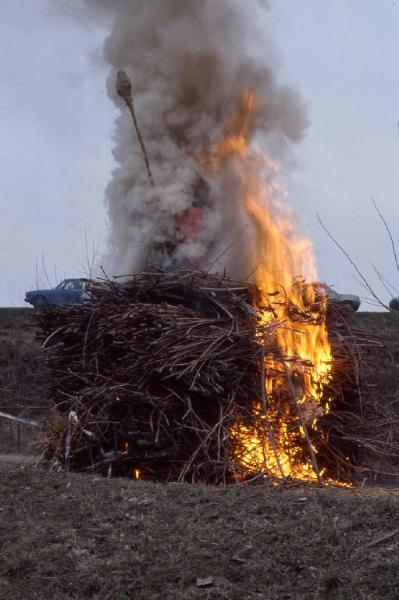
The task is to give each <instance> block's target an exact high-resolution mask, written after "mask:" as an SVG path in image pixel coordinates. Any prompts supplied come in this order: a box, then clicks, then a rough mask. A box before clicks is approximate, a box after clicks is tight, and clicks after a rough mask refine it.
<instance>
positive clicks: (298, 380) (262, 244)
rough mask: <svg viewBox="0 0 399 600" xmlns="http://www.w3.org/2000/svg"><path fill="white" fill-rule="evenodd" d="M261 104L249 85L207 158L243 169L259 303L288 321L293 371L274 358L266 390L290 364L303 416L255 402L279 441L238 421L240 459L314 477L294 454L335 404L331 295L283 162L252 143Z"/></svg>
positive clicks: (213, 164) (284, 332)
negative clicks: (330, 395)
mask: <svg viewBox="0 0 399 600" xmlns="http://www.w3.org/2000/svg"><path fill="white" fill-rule="evenodd" d="M259 107H260V101H259V99H258V98H257V97H256V96H255V94H253V93H252V92H251V91H250V90H244V91H243V93H242V95H241V99H240V105H239V110H238V112H237V114H236V115H235V116H234V117H233V118H232V119H231V121H230V123H229V125H228V126H227V130H226V133H225V136H224V138H223V139H222V140H221V141H220V142H219V143H218V144H217V145H215V146H214V147H213V148H212V149H211V151H210V153H209V154H208V156H207V157H206V159H205V161H204V167H205V168H206V169H208V170H211V171H212V172H213V173H214V174H219V173H220V172H221V171H222V170H223V168H225V167H227V166H228V167H229V168H233V169H234V170H235V172H236V173H237V174H238V176H239V181H240V184H241V199H242V209H243V211H245V215H246V217H247V219H248V220H249V221H250V224H251V234H252V244H251V246H252V247H251V248H250V249H249V256H248V260H249V263H250V266H251V267H254V266H256V270H255V275H254V278H255V282H256V284H257V286H258V288H259V290H260V291H261V293H262V301H263V303H264V305H265V306H264V307H263V310H262V307H259V308H260V312H261V314H262V320H263V321H264V322H265V323H266V322H269V321H272V320H273V321H277V322H280V323H281V326H280V327H278V328H277V329H276V341H277V345H278V347H279V349H280V352H281V355H282V356H283V357H284V359H283V360H284V361H285V365H284V367H285V368H284V373H285V374H283V373H282V362H281V360H277V359H276V360H274V361H273V360H271V361H270V360H268V362H267V364H265V387H266V389H265V392H266V394H267V395H269V394H273V393H274V394H276V393H277V394H278V392H279V389H281V386H282V385H283V384H282V381H284V385H286V383H287V381H286V375H287V371H288V377H289V378H290V379H291V381H292V382H293V388H294V393H295V395H296V400H297V402H298V405H299V413H300V416H301V418H300V419H299V421H298V413H297V414H296V418H295V419H293V418H292V417H290V414H291V413H292V410H291V409H288V407H286V408H284V407H283V408H282V412H283V414H281V413H280V414H270V413H269V414H267V415H265V414H264V408H263V407H262V405H261V402H260V401H257V402H255V403H254V406H253V414H254V416H259V419H260V420H261V419H262V418H263V419H264V420H265V421H267V422H269V423H274V425H273V431H272V432H269V433H271V434H272V436H273V437H274V440H275V444H274V446H275V448H273V439H272V436H271V435H269V436H268V435H267V434H266V432H265V430H263V433H262V432H261V433H260V432H259V428H258V427H257V428H255V427H252V426H248V425H244V424H238V423H236V424H235V425H234V426H233V430H232V436H233V440H234V449H233V460H234V458H235V459H236V462H238V464H239V466H241V467H242V468H244V469H245V470H249V471H253V472H257V471H265V472H267V473H269V474H272V475H276V476H281V475H284V476H287V477H296V478H303V479H314V478H316V473H315V470H314V468H313V466H312V463H311V462H310V461H309V460H308V459H304V458H303V457H302V459H301V460H300V461H298V460H297V459H293V452H292V448H293V447H294V446H295V444H297V440H298V435H299V436H300V437H302V438H304V437H305V431H304V426H303V425H304V423H306V426H307V427H309V428H312V427H313V429H315V428H316V426H317V425H316V423H317V419H318V418H319V417H320V416H321V415H322V414H323V413H325V412H326V411H328V405H327V406H324V407H322V406H321V400H322V395H323V388H324V386H325V384H326V383H327V382H328V381H329V378H330V371H331V348H330V344H329V341H328V333H327V328H326V308H327V306H326V305H327V297H326V293H325V290H323V288H322V286H320V284H318V285H317V284H311V283H308V282H314V281H317V272H316V265H315V258H314V253H313V247H312V243H311V241H310V240H308V239H306V238H304V237H301V236H300V235H298V233H297V232H296V230H295V224H294V220H293V216H292V214H291V211H290V210H289V208H288V207H287V206H285V205H284V204H283V203H282V199H283V198H284V197H286V195H287V194H286V191H285V189H284V187H283V186H282V184H281V182H280V179H279V168H278V166H277V165H276V164H275V163H274V162H273V161H272V160H271V159H270V157H268V156H267V155H266V154H264V153H263V152H261V151H260V150H254V149H253V148H251V147H250V146H249V140H250V138H251V135H252V133H253V131H254V128H255V120H256V116H257V113H258V109H259ZM248 270H250V268H249V269H248ZM283 364H284V363H283ZM288 365H289V366H288ZM291 391H292V389H291ZM291 408H292V407H291ZM294 421H295V422H296V426H295V427H294V426H293V425H292V423H293V422H294ZM260 431H262V430H260ZM276 447H277V452H276ZM313 451H315V449H314V448H313ZM294 454H295V453H294Z"/></svg>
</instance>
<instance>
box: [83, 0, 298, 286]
mask: <svg viewBox="0 0 399 600" xmlns="http://www.w3.org/2000/svg"><path fill="white" fill-rule="evenodd" d="M84 4H85V5H86V7H87V8H88V9H89V10H90V11H91V13H92V15H93V17H94V16H98V14H99V12H100V11H105V12H106V13H108V16H110V17H111V18H112V23H113V24H112V29H111V32H110V34H109V36H108V38H107V39H106V41H105V44H104V59H105V60H106V62H107V63H109V65H110V74H109V78H108V84H107V86H108V93H109V95H110V97H111V98H112V99H113V100H114V102H115V104H116V106H117V107H118V110H119V111H120V114H119V116H118V118H117V120H116V131H115V146H114V150H113V154H114V157H115V160H116V163H117V167H116V169H115V170H114V172H113V174H112V179H111V181H110V183H109V185H108V187H107V190H106V203H107V207H108V214H109V220H110V238H109V255H108V264H107V269H108V270H109V271H110V272H112V273H128V272H132V271H135V270H139V269H142V268H143V267H144V266H145V265H146V264H147V263H149V262H150V263H151V262H152V263H154V262H157V263H161V264H162V265H163V266H165V267H173V266H176V265H188V264H190V265H196V264H198V265H201V266H204V265H205V264H206V263H211V262H212V260H214V257H215V256H217V255H218V254H219V253H220V252H221V251H222V250H223V248H227V247H228V246H229V244H231V243H232V241H233V240H234V239H235V238H236V237H237V235H238V234H239V232H240V231H241V230H242V226H243V222H242V220H241V219H240V218H238V215H237V214H236V207H237V204H236V202H235V201H234V194H235V185H236V179H235V177H234V175H231V177H230V175H229V172H228V171H226V173H225V174H224V180H223V181H222V182H218V183H215V182H214V181H208V182H207V181H206V180H204V178H201V168H200V165H199V160H200V159H201V158H202V157H203V155H204V153H206V151H208V150H209V149H210V148H211V147H212V145H213V144H215V142H217V141H218V139H219V138H220V136H221V135H222V132H223V130H224V128H225V127H226V124H227V122H228V121H229V119H230V118H231V116H232V114H233V113H234V111H235V109H236V108H237V105H238V102H239V99H240V95H241V93H242V90H243V89H245V88H249V89H251V90H252V91H253V92H255V93H256V94H257V96H258V97H259V98H260V99H261V101H262V106H261V110H260V111H259V112H258V114H257V120H256V126H255V130H254V135H256V136H257V138H259V137H261V139H262V142H263V143H264V144H266V145H267V146H268V147H269V148H272V152H273V154H274V157H275V155H276V153H278V154H279V156H282V155H283V154H284V153H285V152H286V150H287V148H288V147H289V146H290V144H291V143H292V142H296V141H298V140H300V138H301V136H302V133H303V131H304V129H305V128H306V126H307V124H308V123H307V118H306V115H305V111H304V109H303V106H302V103H301V101H300V99H299V98H298V96H297V94H296V93H295V92H294V91H292V90H291V89H289V88H288V87H286V86H281V85H279V84H278V83H277V82H276V76H275V57H274V52H273V50H272V48H271V46H270V43H269V39H268V35H267V34H265V32H264V28H265V23H266V22H267V20H266V19H267V10H268V5H267V2H260V1H259V0H246V2H243V0H113V1H110V0H84ZM119 69H123V70H125V71H126V73H127V74H128V76H129V77H130V78H131V80H132V83H133V95H134V102H135V108H136V113H137V116H138V120H139V124H140V127H141V130H142V134H143V138H144V140H145V143H146V146H147V151H148V155H149V159H150V163H151V167H152V171H153V176H154V180H155V184H156V187H155V189H151V187H150V185H149V181H148V178H147V174H146V170H145V165H144V160H143V156H142V154H141V152H140V147H139V144H138V141H137V137H136V134H135V132H134V129H133V126H132V122H131V116H130V114H129V112H128V110H127V108H126V106H125V104H124V103H123V100H122V99H121V98H119V97H118V96H117V94H116V92H115V79H116V73H117V71H118V70H119ZM193 205H194V212H193V211H191V212H192V214H191V217H192V218H194V219H195V214H196V213H195V208H197V209H198V210H200V211H201V226H200V228H199V230H198V231H195V233H194V234H193V235H190V232H189V233H187V225H184V226H183V227H182V226H181V222H182V221H183V222H184V221H187V218H188V219H190V215H189V216H188V217H187V215H188V213H187V211H189V212H190V210H191V208H192V207H193ZM194 228H195V227H194ZM188 229H189V230H190V226H188ZM243 239H244V241H245V243H248V236H244V237H243ZM240 246H241V242H238V243H237V244H236V245H235V246H233V248H232V249H231V251H230V252H228V253H226V257H224V258H223V259H222V260H221V261H219V262H218V264H217V267H218V268H219V269H220V268H222V267H226V266H228V268H229V269H230V270H239V269H238V265H239V263H240V260H238V259H239V257H240V255H241V248H240ZM235 267H237V268H236V269H235ZM215 268H216V267H215ZM233 274H234V275H238V273H233Z"/></svg>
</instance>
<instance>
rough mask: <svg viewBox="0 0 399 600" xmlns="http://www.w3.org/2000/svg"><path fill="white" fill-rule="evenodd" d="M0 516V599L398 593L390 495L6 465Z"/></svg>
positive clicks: (395, 498)
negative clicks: (203, 583)
mask: <svg viewBox="0 0 399 600" xmlns="http://www.w3.org/2000/svg"><path fill="white" fill-rule="evenodd" d="M0 514H1V518H0V539H1V551H0V598H1V599H2V600H3V599H11V598H12V599H15V600H17V599H18V600H25V599H26V600H28V599H29V600H31V599H32V598H35V599H37V600H52V599H59V600H62V599H65V600H66V599H68V600H71V599H75V598H76V599H77V598H91V599H100V598H101V599H102V600H106V599H110V600H111V599H113V600H114V599H118V600H123V599H128V598H129V599H130V598H133V599H137V600H139V599H140V600H141V599H142V600H146V599H149V598H151V599H154V600H155V599H163V600H164V599H171V600H172V599H197V598H198V599H199V598H201V599H229V600H242V599H248V600H252V599H254V600H255V599H270V600H282V599H286V600H289V599H293V600H294V599H295V600H302V599H303V600H305V599H306V600H312V599H320V598H323V599H327V600H328V599H334V600H358V599H359V600H373V599H375V600H396V599H397V598H398V588H399V529H397V530H396V528H399V495H398V492H396V491H389V490H372V491H370V490H368V491H365V490H363V491H362V490H357V491H350V490H342V489H340V490H337V489H317V488H308V487H305V486H301V487H291V488H285V487H283V486H282V487H278V488H274V489H270V488H267V487H263V486H261V487H247V488H240V487H229V488H226V487H206V486H199V485H195V486H192V485H188V484H185V485H177V484H169V485H162V484H153V483H149V482H140V481H138V482H137V481H129V480H115V479H114V480H107V479H102V478H96V477H92V476H79V475H76V474H73V475H72V474H63V473H55V472H53V473H49V472H48V471H45V470H42V469H35V468H32V467H31V466H24V467H19V468H17V467H15V465H14V466H12V467H10V468H7V469H5V470H3V471H2V472H1V473H0ZM206 578H211V579H210V580H208V583H209V587H198V583H197V579H206Z"/></svg>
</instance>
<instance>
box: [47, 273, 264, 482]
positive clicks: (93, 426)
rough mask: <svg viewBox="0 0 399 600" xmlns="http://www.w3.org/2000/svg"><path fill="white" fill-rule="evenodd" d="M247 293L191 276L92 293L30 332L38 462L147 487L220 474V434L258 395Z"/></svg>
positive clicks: (223, 439) (224, 468)
mask: <svg viewBox="0 0 399 600" xmlns="http://www.w3.org/2000/svg"><path fill="white" fill-rule="evenodd" d="M255 294H256V290H255V289H254V288H253V286H251V285H249V284H242V283H236V282H234V281H231V280H228V279H225V278H221V277H217V276H212V275H207V274H204V273H195V272H191V271H180V272H161V271H152V272H149V273H141V274H139V275H136V276H133V277H131V278H130V279H128V280H127V281H118V280H117V281H108V280H106V281H100V282H96V283H93V284H92V286H91V290H90V297H91V300H90V301H89V302H87V303H83V304H81V305H75V306H68V307H52V308H51V309H48V310H44V311H43V312H42V313H41V314H40V316H39V321H40V325H41V328H42V331H43V335H42V342H44V347H45V349H46V360H47V363H48V365H49V367H50V370H51V375H52V376H51V400H52V403H53V405H54V406H55V407H56V409H57V411H56V412H55V413H54V414H53V416H52V418H51V419H50V420H49V422H48V425H47V428H46V430H45V438H46V446H47V447H46V454H47V455H48V456H53V457H58V459H60V460H61V461H63V462H67V463H68V465H69V467H70V468H71V469H77V470H94V471H100V472H104V471H105V472H108V473H111V472H112V474H118V475H132V476H139V475H140V477H149V478H154V479H157V480H175V481H176V480H185V479H201V480H205V481H223V480H225V479H226V477H229V476H230V475H231V465H230V448H229V443H230V435H229V431H230V425H231V423H232V422H233V421H234V420H235V419H236V418H237V416H238V414H240V419H244V420H245V418H248V419H250V418H251V410H250V408H251V404H252V402H253V399H254V398H256V397H258V396H259V385H260V369H261V365H260V350H259V348H260V346H259V336H260V335H265V334H266V333H267V331H265V329H270V330H271V329H272V327H269V328H265V327H262V326H261V324H260V323H259V318H258V314H257V312H256V310H255V309H254V308H253V306H254V300H255Z"/></svg>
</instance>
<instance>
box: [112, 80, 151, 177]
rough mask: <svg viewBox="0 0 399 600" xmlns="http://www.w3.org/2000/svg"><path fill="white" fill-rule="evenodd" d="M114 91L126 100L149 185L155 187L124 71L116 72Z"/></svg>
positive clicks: (130, 84)
mask: <svg viewBox="0 0 399 600" xmlns="http://www.w3.org/2000/svg"><path fill="white" fill-rule="evenodd" d="M116 92H117V94H118V95H119V96H120V97H121V98H123V100H124V101H125V102H126V106H127V107H128V109H129V110H130V114H131V115H132V118H133V123H134V127H135V129H136V133H137V137H138V140H139V144H140V148H141V151H142V153H143V157H144V162H145V166H146V169H147V175H148V179H149V181H150V184H151V187H155V183H154V178H153V176H152V171H151V166H150V161H149V159H148V154H147V150H146V147H145V144H144V140H143V136H142V135H141V131H140V128H139V125H138V122H137V117H136V111H135V110H134V103H133V92H132V82H131V81H130V79H129V77H128V76H127V75H126V73H125V71H118V72H117V74H116Z"/></svg>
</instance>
